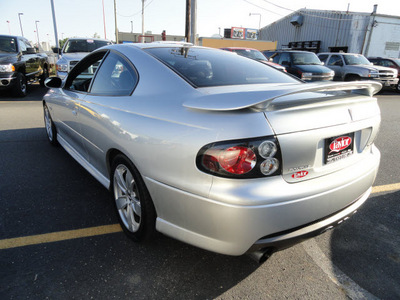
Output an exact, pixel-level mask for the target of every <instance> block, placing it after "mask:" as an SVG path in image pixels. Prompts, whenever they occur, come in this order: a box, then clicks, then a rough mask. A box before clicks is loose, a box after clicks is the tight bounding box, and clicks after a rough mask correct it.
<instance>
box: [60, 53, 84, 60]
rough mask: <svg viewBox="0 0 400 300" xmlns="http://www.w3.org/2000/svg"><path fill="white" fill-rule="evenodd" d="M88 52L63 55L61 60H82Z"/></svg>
mask: <svg viewBox="0 0 400 300" xmlns="http://www.w3.org/2000/svg"><path fill="white" fill-rule="evenodd" d="M89 53H90V52H75V53H63V54H62V58H63V59H65V60H68V61H71V60H81V59H82V58H84V57H85V56H86V55H88V54H89Z"/></svg>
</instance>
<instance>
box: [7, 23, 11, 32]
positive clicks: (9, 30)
mask: <svg viewBox="0 0 400 300" xmlns="http://www.w3.org/2000/svg"><path fill="white" fill-rule="evenodd" d="M7 24H8V33H9V35H11V29H10V21H7Z"/></svg>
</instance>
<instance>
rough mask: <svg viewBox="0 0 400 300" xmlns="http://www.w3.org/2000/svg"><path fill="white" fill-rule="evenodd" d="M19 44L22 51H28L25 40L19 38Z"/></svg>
mask: <svg viewBox="0 0 400 300" xmlns="http://www.w3.org/2000/svg"><path fill="white" fill-rule="evenodd" d="M18 44H19V47H20V49H19V50H20V51H22V52H24V51H26V45H25V43H24V41H23V40H20V39H18Z"/></svg>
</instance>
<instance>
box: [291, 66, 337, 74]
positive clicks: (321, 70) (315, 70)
mask: <svg viewBox="0 0 400 300" xmlns="http://www.w3.org/2000/svg"><path fill="white" fill-rule="evenodd" d="M294 67H295V68H297V69H300V70H301V71H302V72H309V73H314V74H315V73H330V72H332V70H331V69H329V68H327V67H324V66H321V65H294Z"/></svg>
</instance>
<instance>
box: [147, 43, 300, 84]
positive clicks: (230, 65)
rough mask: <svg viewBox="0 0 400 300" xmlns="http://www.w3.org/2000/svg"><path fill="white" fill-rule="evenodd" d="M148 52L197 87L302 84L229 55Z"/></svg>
mask: <svg viewBox="0 0 400 300" xmlns="http://www.w3.org/2000/svg"><path fill="white" fill-rule="evenodd" d="M144 50H145V51H147V52H149V53H150V54H152V55H153V56H155V57H156V58H158V59H159V60H161V61H162V62H163V63H164V64H166V65H167V66H169V67H170V68H171V69H172V70H174V71H175V72H176V73H178V74H179V75H180V76H181V77H183V78H184V79H185V80H187V81H188V82H190V83H191V84H192V85H194V86H195V87H209V86H223V85H240V84H257V83H298V82H299V81H298V80H296V79H294V78H292V77H291V76H288V75H286V74H285V73H282V72H281V71H279V70H277V69H274V68H271V67H269V66H267V65H265V64H260V63H259V62H257V61H255V60H252V59H247V58H244V57H241V56H240V55H232V53H229V52H227V51H221V50H216V49H208V48H184V47H178V48H149V49H144Z"/></svg>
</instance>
